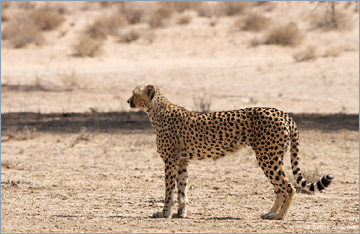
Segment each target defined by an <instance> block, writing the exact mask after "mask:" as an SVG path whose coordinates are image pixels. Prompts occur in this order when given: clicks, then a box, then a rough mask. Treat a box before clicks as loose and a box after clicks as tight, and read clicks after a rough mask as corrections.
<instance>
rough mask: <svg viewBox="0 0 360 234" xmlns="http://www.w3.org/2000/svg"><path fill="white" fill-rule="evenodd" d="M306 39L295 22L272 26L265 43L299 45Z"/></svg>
mask: <svg viewBox="0 0 360 234" xmlns="http://www.w3.org/2000/svg"><path fill="white" fill-rule="evenodd" d="M303 39H304V36H303V34H302V33H301V32H300V30H299V28H298V27H297V25H296V24H295V23H289V24H287V25H285V26H278V27H274V28H272V29H271V30H270V31H269V32H268V33H267V34H266V38H265V41H264V43H265V44H275V45H283V46H297V45H299V44H300V43H301V42H302V41H303Z"/></svg>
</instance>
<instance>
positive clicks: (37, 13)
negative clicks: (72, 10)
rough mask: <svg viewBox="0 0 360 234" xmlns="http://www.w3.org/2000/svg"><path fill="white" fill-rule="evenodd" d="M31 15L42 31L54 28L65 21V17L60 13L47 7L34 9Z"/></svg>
mask: <svg viewBox="0 0 360 234" xmlns="http://www.w3.org/2000/svg"><path fill="white" fill-rule="evenodd" d="M30 17H31V20H32V21H34V23H35V24H36V25H37V26H38V27H39V28H40V29H41V30H42V31H50V30H53V29H55V28H57V27H58V26H59V25H60V24H62V22H63V21H64V17H63V16H62V15H61V14H60V13H58V12H57V11H54V10H51V9H45V8H44V9H37V10H34V11H33V12H32V13H31V15H30Z"/></svg>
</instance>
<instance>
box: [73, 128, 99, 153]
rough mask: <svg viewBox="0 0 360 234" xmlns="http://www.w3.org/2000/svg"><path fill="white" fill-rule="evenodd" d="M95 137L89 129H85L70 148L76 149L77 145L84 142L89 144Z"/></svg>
mask: <svg viewBox="0 0 360 234" xmlns="http://www.w3.org/2000/svg"><path fill="white" fill-rule="evenodd" d="M93 137H94V134H92V133H90V132H89V131H88V130H87V128H85V127H83V128H82V129H81V131H80V133H79V135H77V136H76V137H75V138H74V139H73V140H72V141H71V142H70V147H71V148H72V147H74V146H75V145H76V144H78V143H80V142H81V141H83V142H89V141H91V139H92V138H93Z"/></svg>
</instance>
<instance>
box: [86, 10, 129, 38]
mask: <svg viewBox="0 0 360 234" xmlns="http://www.w3.org/2000/svg"><path fill="white" fill-rule="evenodd" d="M126 24H127V23H126V20H125V18H124V17H123V16H121V15H113V16H110V17H107V18H103V17H101V18H98V19H97V20H95V22H94V23H93V24H91V25H89V26H88V27H87V28H86V29H85V33H86V34H87V35H88V36H89V37H91V38H93V39H106V37H107V35H108V34H110V35H116V33H117V31H118V30H119V29H120V28H121V27H123V26H124V25H126Z"/></svg>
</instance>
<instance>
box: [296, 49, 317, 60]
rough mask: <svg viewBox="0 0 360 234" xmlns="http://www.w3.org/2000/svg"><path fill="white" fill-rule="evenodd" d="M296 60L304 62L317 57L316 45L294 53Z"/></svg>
mask: <svg viewBox="0 0 360 234" xmlns="http://www.w3.org/2000/svg"><path fill="white" fill-rule="evenodd" d="M293 58H294V59H295V61H296V62H304V61H309V60H314V59H316V52H315V47H313V46H309V47H307V48H305V49H303V50H301V51H299V52H297V53H295V54H294V55H293Z"/></svg>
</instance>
